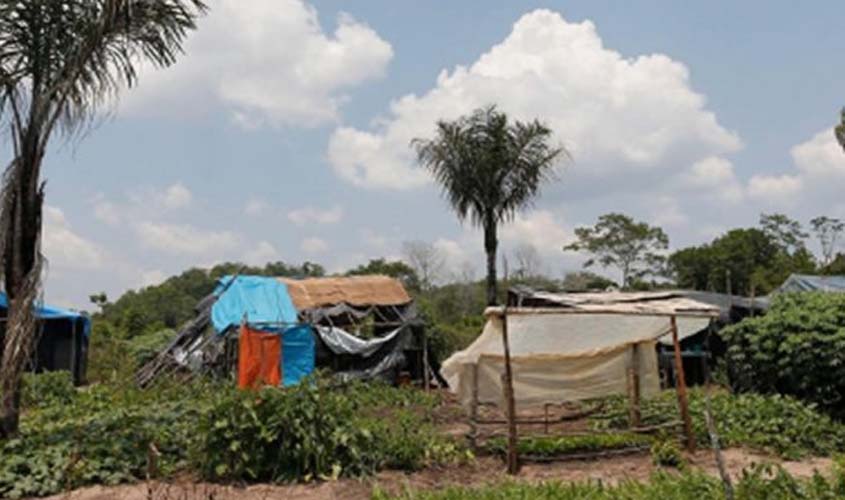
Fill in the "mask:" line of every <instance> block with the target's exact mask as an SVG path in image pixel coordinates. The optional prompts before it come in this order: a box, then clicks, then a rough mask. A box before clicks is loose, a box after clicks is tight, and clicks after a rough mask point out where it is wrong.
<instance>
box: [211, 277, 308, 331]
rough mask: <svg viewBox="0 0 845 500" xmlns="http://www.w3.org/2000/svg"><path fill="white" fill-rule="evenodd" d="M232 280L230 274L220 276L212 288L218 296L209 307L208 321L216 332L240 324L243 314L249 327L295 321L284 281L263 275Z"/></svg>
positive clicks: (285, 324) (292, 306)
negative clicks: (214, 287) (209, 315)
mask: <svg viewBox="0 0 845 500" xmlns="http://www.w3.org/2000/svg"><path fill="white" fill-rule="evenodd" d="M232 280H233V278H232V276H224V277H223V278H221V279H220V281H219V282H218V284H217V289H216V290H215V291H214V293H215V294H217V295H218V298H217V302H215V303H214V306H212V308H211V322H212V324H213V325H214V329H215V330H217V333H223V332H225V331H226V330H228V329H229V328H231V327H233V326H237V325H240V324H241V320H242V319H243V317H244V314H246V317H247V322H248V323H249V324H250V326H252V327H253V328H257V329H261V330H271V329H283V328H284V327H286V326H290V325H295V324H296V322H297V318H296V308H295V307H294V305H293V301H292V300H291V298H290V295H288V288H287V286H286V285H285V284H284V283H282V282H280V281H278V280H277V279H275V278H268V277H264V276H238V277H237V278H236V279H234V281H232ZM227 286H228V288H227ZM263 326H266V327H267V328H263Z"/></svg>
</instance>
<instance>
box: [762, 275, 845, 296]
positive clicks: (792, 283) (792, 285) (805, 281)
mask: <svg viewBox="0 0 845 500" xmlns="http://www.w3.org/2000/svg"><path fill="white" fill-rule="evenodd" d="M775 292H776V293H777V292H845V276H814V275H810V274H791V275H790V276H789V278H788V279H787V280H786V281H784V282H783V284H782V285H781V286H780V287H779V288H778V289H777V290H775Z"/></svg>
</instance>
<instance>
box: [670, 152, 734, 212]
mask: <svg viewBox="0 0 845 500" xmlns="http://www.w3.org/2000/svg"><path fill="white" fill-rule="evenodd" d="M682 179H683V182H684V184H685V186H686V187H689V188H691V189H695V190H703V191H705V194H709V193H711V192H712V193H714V194H715V195H716V196H718V197H719V198H721V199H722V200H724V201H728V202H732V203H735V202H738V201H741V200H742V197H743V190H742V184H740V182H739V180H738V179H737V178H736V174H735V173H734V167H733V163H731V162H730V160H727V159H725V158H720V157H718V156H710V157H707V158H704V159H703V160H699V161H697V162H695V163H693V165H692V167H690V169H689V171H687V172H685V174H684V175H682Z"/></svg>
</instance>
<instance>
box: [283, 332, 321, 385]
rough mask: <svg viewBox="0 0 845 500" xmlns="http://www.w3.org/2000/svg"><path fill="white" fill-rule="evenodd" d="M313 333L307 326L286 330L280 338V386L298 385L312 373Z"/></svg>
mask: <svg viewBox="0 0 845 500" xmlns="http://www.w3.org/2000/svg"><path fill="white" fill-rule="evenodd" d="M314 352H315V346H314V333H313V331H312V330H311V327H310V326H308V325H299V326H295V327H293V328H288V329H287V330H285V333H284V334H283V336H282V385H284V386H285V387H289V386H292V385H296V384H298V383H299V382H300V381H301V380H302V379H303V378H304V377H307V376H308V375H310V374H311V373H312V372H313V371H314Z"/></svg>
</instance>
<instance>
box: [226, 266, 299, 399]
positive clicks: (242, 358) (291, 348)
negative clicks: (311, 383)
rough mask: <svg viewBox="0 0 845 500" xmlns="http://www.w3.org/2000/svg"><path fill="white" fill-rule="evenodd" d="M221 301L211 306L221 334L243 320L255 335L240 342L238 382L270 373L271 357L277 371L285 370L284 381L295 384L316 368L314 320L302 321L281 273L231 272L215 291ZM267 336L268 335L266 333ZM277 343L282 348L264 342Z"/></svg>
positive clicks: (247, 382)
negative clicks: (272, 338)
mask: <svg viewBox="0 0 845 500" xmlns="http://www.w3.org/2000/svg"><path fill="white" fill-rule="evenodd" d="M215 295H216V296H217V300H216V301H215V303H214V305H213V306H212V307H211V322H212V324H213V325H214V329H215V330H216V331H217V333H218V334H221V335H225V334H227V333H230V332H235V331H240V333H241V334H243V332H244V330H238V327H239V326H240V325H242V324H244V325H246V326H248V328H247V329H245V331H246V332H247V333H248V334H249V335H247V336H248V337H249V339H246V338H244V339H240V341H239V343H238V349H239V352H238V383H239V385H241V386H244V387H246V386H252V385H254V384H253V382H254V381H255V379H256V378H262V379H266V381H272V382H275V381H278V380H279V377H278V376H276V377H269V378H268V377H265V376H264V375H266V374H268V373H270V372H271V371H272V370H270V369H269V368H268V367H267V366H266V364H267V363H266V362H267V360H268V359H271V360H272V361H273V363H274V364H276V365H278V366H275V367H273V369H275V373H278V372H281V375H282V377H283V378H282V383H283V385H285V386H290V385H294V384H297V383H299V381H300V380H302V378H303V377H306V376H308V375H309V374H311V372H313V371H314V337H313V334H312V333H311V328H310V327H309V326H308V325H304V324H300V323H299V322H298V318H297V311H296V308H295V307H294V305H293V301H291V298H290V295H289V294H288V289H287V286H286V285H285V284H284V283H282V282H281V281H279V280H278V279H276V278H268V277H263V276H237V277H233V276H226V277H223V278H222V279H221V280H220V282H219V284H218V286H217V289H216V290H215ZM262 333H264V334H270V335H276V336H278V339H277V340H276V341H275V342H266V341H262V340H261V338H262V335H261V334H262ZM265 337H266V336H265ZM265 345H272V346H274V349H275V351H276V352H270V351H269V350H267V349H263V348H260V347H259V346H265Z"/></svg>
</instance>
